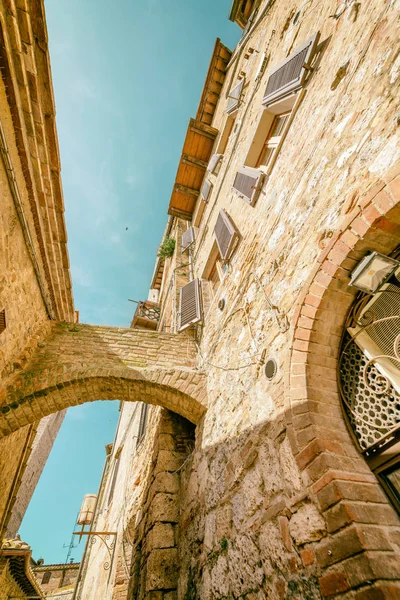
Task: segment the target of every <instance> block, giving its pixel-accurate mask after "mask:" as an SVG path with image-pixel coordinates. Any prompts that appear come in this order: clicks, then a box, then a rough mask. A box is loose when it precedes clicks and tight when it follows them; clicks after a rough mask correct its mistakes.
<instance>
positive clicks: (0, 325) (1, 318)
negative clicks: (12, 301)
mask: <svg viewBox="0 0 400 600" xmlns="http://www.w3.org/2000/svg"><path fill="white" fill-rule="evenodd" d="M5 328H6V311H5V309H3V310H2V311H0V333H3V331H4V330H5Z"/></svg>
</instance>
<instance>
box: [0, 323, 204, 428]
mask: <svg viewBox="0 0 400 600" xmlns="http://www.w3.org/2000/svg"><path fill="white" fill-rule="evenodd" d="M39 346H40V347H38V349H37V351H36V352H35V354H34V355H33V356H32V357H31V359H30V361H29V363H28V364H27V365H26V366H25V368H23V369H21V370H19V372H18V373H17V374H14V376H13V377H12V378H10V380H9V381H8V382H7V385H5V386H4V387H3V389H2V390H1V391H0V393H1V394H2V402H1V404H2V406H1V408H0V434H1V435H2V436H4V435H8V434H9V433H12V432H13V431H16V430H17V429H19V428H20V427H23V426H24V425H27V424H29V423H33V422H35V421H37V420H39V419H41V418H42V417H44V416H47V415H49V414H52V413H54V412H57V411H59V410H62V409H64V408H68V407H70V406H74V405H77V404H83V403H84V402H90V401H93V400H114V399H119V400H125V401H142V402H148V403H150V404H156V405H159V406H162V407H164V408H167V409H169V410H171V411H173V412H176V413H178V414H180V415H181V416H183V417H185V418H186V419H188V420H189V421H191V422H192V423H197V422H198V421H199V419H200V418H201V416H202V414H203V413H204V410H205V397H206V391H205V377H204V375H203V374H202V373H201V372H199V371H198V370H196V368H195V356H196V347H195V344H194V341H193V340H192V339H191V338H190V337H187V336H177V335H172V334H165V333H158V332H146V331H139V330H133V329H122V328H116V327H100V326H91V325H80V324H71V323H53V324H52V326H51V335H50V336H49V337H47V338H45V340H44V342H41V343H39Z"/></svg>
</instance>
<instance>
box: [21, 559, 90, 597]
mask: <svg viewBox="0 0 400 600" xmlns="http://www.w3.org/2000/svg"><path fill="white" fill-rule="evenodd" d="M79 567H80V564H79V563H65V564H53V565H45V564H43V563H42V562H41V561H37V563H36V564H35V565H34V566H33V567H32V571H33V574H34V576H35V578H36V580H37V582H38V584H39V585H40V589H41V590H42V592H43V594H44V595H45V596H46V598H51V599H52V600H71V598H72V596H73V594H74V590H75V584H76V581H77V579H78V573H79Z"/></svg>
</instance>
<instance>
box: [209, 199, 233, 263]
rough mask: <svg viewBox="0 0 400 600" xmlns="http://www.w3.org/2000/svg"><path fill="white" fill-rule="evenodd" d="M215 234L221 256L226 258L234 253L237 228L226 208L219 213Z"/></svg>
mask: <svg viewBox="0 0 400 600" xmlns="http://www.w3.org/2000/svg"><path fill="white" fill-rule="evenodd" d="M214 234H215V239H216V241H217V245H218V248H219V252H220V254H221V258H222V259H223V260H226V259H227V258H229V256H230V254H231V253H232V250H233V245H234V242H235V239H236V238H237V230H236V227H235V226H234V225H233V223H232V221H231V219H230V217H229V216H228V215H227V214H226V212H225V211H224V210H221V211H220V213H219V215H218V219H217V222H216V224H215V228H214Z"/></svg>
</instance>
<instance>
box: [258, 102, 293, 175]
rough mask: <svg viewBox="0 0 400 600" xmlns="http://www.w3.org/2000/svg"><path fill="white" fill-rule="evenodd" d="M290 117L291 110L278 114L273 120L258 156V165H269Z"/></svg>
mask: <svg viewBox="0 0 400 600" xmlns="http://www.w3.org/2000/svg"><path fill="white" fill-rule="evenodd" d="M289 117H290V112H287V113H283V114H282V115H277V116H276V117H275V118H274V120H273V121H272V126H271V129H270V131H269V133H268V135H267V139H266V140H265V143H264V145H263V147H262V149H261V152H260V154H259V156H258V159H257V164H256V167H260V166H261V165H263V166H265V167H267V166H268V165H269V164H270V162H271V160H272V157H273V155H274V152H275V151H276V149H277V148H278V146H279V144H280V142H281V138H282V133H283V131H284V129H285V125H286V124H287V123H288V121H289Z"/></svg>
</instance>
